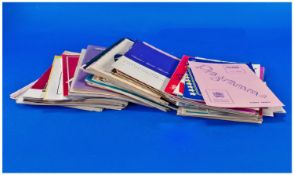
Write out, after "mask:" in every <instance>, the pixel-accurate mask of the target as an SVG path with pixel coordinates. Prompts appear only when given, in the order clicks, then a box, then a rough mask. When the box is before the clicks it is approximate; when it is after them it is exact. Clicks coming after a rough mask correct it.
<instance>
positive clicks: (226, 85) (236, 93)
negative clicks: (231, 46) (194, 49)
mask: <svg viewBox="0 0 294 175" xmlns="http://www.w3.org/2000/svg"><path fill="white" fill-rule="evenodd" d="M189 65H190V68H191V70H192V73H193V75H194V77H195V80H196V82H197V84H198V86H199V88H200V91H201V94H202V96H203V98H204V101H205V103H206V104H207V105H209V106H214V107H224V108H248V107H249V108H251V107H277V106H283V104H282V103H281V102H280V100H279V99H278V98H277V97H276V96H275V95H274V94H273V93H272V91H271V90H270V89H269V88H268V87H267V86H266V85H265V83H264V82H262V81H261V80H260V79H259V78H258V77H257V76H256V75H255V74H254V73H253V72H252V70H251V69H250V68H249V67H248V65H247V64H221V63H218V64H216V63H204V62H193V61H189ZM240 96H242V97H243V98H240Z"/></svg>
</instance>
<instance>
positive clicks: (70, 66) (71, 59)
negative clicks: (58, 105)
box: [62, 54, 80, 96]
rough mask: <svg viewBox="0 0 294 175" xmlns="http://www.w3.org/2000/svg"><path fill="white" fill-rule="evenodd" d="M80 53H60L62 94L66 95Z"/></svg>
mask: <svg viewBox="0 0 294 175" xmlns="http://www.w3.org/2000/svg"><path fill="white" fill-rule="evenodd" d="M79 58H80V55H68V54H62V74H63V95H64V96H68V90H69V86H70V83H69V82H70V81H71V79H72V78H73V76H74V74H75V70H76V68H77V64H78V62H79Z"/></svg>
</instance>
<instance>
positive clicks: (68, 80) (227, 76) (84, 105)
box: [11, 38, 285, 123]
mask: <svg viewBox="0 0 294 175" xmlns="http://www.w3.org/2000/svg"><path fill="white" fill-rule="evenodd" d="M264 73H265V68H264V67H263V66H262V65H260V64H252V63H250V62H248V63H237V62H228V61H222V60H215V59H207V58H201V57H191V56H187V55H184V56H183V57H182V58H181V59H180V58H178V57H176V56H173V55H171V54H169V53H166V52H164V51H162V50H160V49H158V48H156V47H155V46H152V45H150V44H148V43H146V42H142V41H138V40H131V39H128V38H123V39H121V40H119V41H118V42H116V43H115V44H113V45H112V46H110V47H109V48H106V49H104V48H101V47H98V46H92V45H90V46H88V47H87V48H86V49H82V50H81V52H80V53H75V52H69V51H65V52H64V53H62V54H61V55H60V56H55V57H54V59H53V63H52V65H51V66H49V68H48V70H46V71H45V73H44V74H43V75H42V76H41V77H40V78H39V79H37V80H36V81H34V82H32V83H30V84H29V85H27V86H25V87H23V88H21V89H20V90H18V91H16V92H15V93H13V94H11V98H13V99H15V100H16V102H17V103H20V104H31V105H58V106H65V107H70V108H77V109H83V110H90V111H102V109H114V110H121V109H123V108H125V107H126V106H127V105H128V104H130V103H134V104H139V105H144V106H147V107H152V108H156V109H159V110H161V111H164V112H167V111H174V110H175V111H177V115H179V116H190V117H202V118H208V119H221V120H229V121H237V122H251V123H262V119H263V116H270V117H273V116H274V114H275V113H285V110H284V109H283V106H284V105H283V103H282V102H281V101H280V100H279V99H278V98H277V97H276V96H275V95H274V93H273V92H272V91H271V90H270V89H269V87H268V86H267V85H266V83H265V81H264ZM130 112H131V111H130Z"/></svg>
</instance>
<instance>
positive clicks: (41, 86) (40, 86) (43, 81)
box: [23, 66, 52, 99]
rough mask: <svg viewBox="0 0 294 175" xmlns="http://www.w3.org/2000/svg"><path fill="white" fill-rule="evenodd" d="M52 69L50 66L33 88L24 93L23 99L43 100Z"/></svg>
mask: <svg viewBox="0 0 294 175" xmlns="http://www.w3.org/2000/svg"><path fill="white" fill-rule="evenodd" d="M51 67H52V66H50V67H49V68H48V69H47V70H46V72H44V73H43V74H42V75H41V77H40V78H39V79H38V80H37V81H36V82H35V83H34V84H33V86H32V87H31V88H30V89H29V90H27V91H26V92H25V93H24V95H23V98H30V99H43V96H44V92H45V89H46V86H47V82H48V79H49V76H50V72H51Z"/></svg>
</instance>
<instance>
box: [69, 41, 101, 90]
mask: <svg viewBox="0 0 294 175" xmlns="http://www.w3.org/2000/svg"><path fill="white" fill-rule="evenodd" d="M103 50H104V48H102V47H98V46H92V45H89V46H88V47H87V49H86V50H85V52H84V55H83V54H81V57H80V59H79V63H78V66H77V68H76V72H75V76H74V79H73V81H72V84H71V89H70V92H75V91H86V92H87V91H88V92H89V91H96V92H97V90H98V89H97V88H93V87H91V86H88V85H87V84H86V83H85V79H86V78H87V76H88V75H89V74H88V73H86V72H84V71H83V70H82V69H81V68H80V67H81V66H82V65H84V64H86V63H87V62H89V61H90V60H91V59H92V58H94V57H95V56H97V55H99V54H100V53H101V52H102V51H103ZM82 53H83V52H82Z"/></svg>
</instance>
